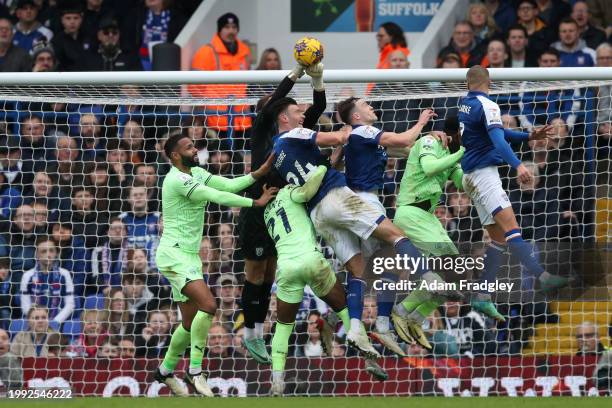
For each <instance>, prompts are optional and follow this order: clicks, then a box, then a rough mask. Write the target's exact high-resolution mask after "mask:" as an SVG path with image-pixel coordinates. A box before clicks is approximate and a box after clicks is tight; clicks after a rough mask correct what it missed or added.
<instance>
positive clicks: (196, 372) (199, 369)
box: [189, 367, 202, 375]
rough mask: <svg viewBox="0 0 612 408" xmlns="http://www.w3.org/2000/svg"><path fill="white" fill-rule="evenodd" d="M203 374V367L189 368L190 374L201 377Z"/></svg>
mask: <svg viewBox="0 0 612 408" xmlns="http://www.w3.org/2000/svg"><path fill="white" fill-rule="evenodd" d="M201 373H202V367H189V374H191V375H200V374H201Z"/></svg>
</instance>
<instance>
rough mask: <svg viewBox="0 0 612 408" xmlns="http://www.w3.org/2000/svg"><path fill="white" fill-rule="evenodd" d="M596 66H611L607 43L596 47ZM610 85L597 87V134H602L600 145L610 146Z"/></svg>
mask: <svg viewBox="0 0 612 408" xmlns="http://www.w3.org/2000/svg"><path fill="white" fill-rule="evenodd" d="M597 66H598V67H612V46H611V45H610V44H608V43H604V44H601V45H600V46H599V47H597ZM610 122H612V86H611V85H604V86H601V87H599V91H598V103H597V123H598V126H597V134H599V135H600V136H603V138H602V139H601V140H602V141H603V143H600V146H601V145H603V146H610V137H611V136H612V129H611V127H610Z"/></svg>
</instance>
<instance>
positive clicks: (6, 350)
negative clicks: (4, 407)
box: [0, 329, 23, 390]
mask: <svg viewBox="0 0 612 408" xmlns="http://www.w3.org/2000/svg"><path fill="white" fill-rule="evenodd" d="M10 346H11V342H10V338H9V334H8V332H7V331H6V330H4V329H0V383H2V384H4V387H5V390H19V389H21V388H22V387H23V370H22V369H21V361H20V360H19V357H17V356H16V355H15V354H13V353H12V352H11V351H10Z"/></svg>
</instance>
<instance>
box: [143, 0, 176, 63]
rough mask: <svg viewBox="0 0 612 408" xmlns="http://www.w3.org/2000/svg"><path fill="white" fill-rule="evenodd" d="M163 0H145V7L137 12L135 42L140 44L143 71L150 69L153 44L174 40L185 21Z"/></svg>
mask: <svg viewBox="0 0 612 408" xmlns="http://www.w3.org/2000/svg"><path fill="white" fill-rule="evenodd" d="M169 3H170V2H168V1H165V0H145V9H144V10H142V11H140V12H139V13H138V20H137V23H136V24H135V26H136V27H137V29H139V30H140V27H142V31H139V33H138V37H137V42H136V43H137V44H139V45H140V60H141V63H142V67H143V68H144V70H145V71H151V70H152V69H153V66H152V59H151V57H152V50H153V46H155V45H156V44H159V43H165V42H170V41H174V39H175V38H176V37H177V36H178V34H179V33H180V31H181V29H182V28H183V26H184V25H185V23H186V22H187V21H186V19H185V17H184V16H183V15H182V14H181V13H180V12H179V11H178V10H176V9H175V8H171V7H169V6H168V5H169Z"/></svg>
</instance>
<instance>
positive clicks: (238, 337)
mask: <svg viewBox="0 0 612 408" xmlns="http://www.w3.org/2000/svg"><path fill="white" fill-rule="evenodd" d="M243 339H244V327H240V328H239V329H238V330H236V331H234V335H233V336H232V351H233V352H234V354H233V356H232V357H233V358H246V357H247V349H245V348H244V345H243V344H242V341H243Z"/></svg>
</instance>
